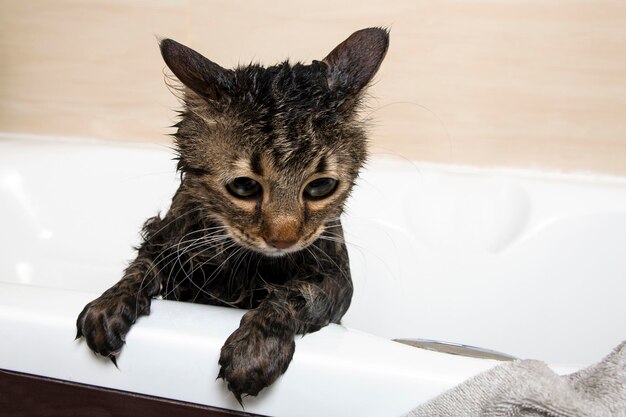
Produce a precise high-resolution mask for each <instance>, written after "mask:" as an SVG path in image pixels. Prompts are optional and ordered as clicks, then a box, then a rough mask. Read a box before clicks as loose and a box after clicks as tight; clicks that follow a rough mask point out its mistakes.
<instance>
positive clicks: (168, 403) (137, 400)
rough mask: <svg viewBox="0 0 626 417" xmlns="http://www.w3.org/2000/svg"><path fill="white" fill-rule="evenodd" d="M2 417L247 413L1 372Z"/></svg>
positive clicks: (168, 416)
mask: <svg viewBox="0 0 626 417" xmlns="http://www.w3.org/2000/svg"><path fill="white" fill-rule="evenodd" d="M0 416H2V417H5V416H6V417H18V416H19V417H21V416H24V417H83V416H86V417H118V416H120V417H126V416H128V417H131V416H132V417H144V416H146V417H152V416H154V417H161V416H163V417H197V416H204V417H237V416H257V415H256V414H249V413H245V412H243V411H242V412H238V411H231V410H225V409H221V408H215V407H207V406H203V405H198V404H193V403H186V402H182V401H174V400H169V399H166V398H160V397H151V396H148V395H141V394H136V393H131V392H125V391H118V390H113V389H108V388H101V387H96V386H92V385H83V384H76V383H73V382H68V381H63V380H58V379H53V378H45V377H41V376H38V375H30V374H23V373H18V372H13V371H6V370H1V369H0Z"/></svg>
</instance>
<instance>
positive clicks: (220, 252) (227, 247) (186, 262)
mask: <svg viewBox="0 0 626 417" xmlns="http://www.w3.org/2000/svg"><path fill="white" fill-rule="evenodd" d="M235 246H237V243H236V242H232V243H230V244H228V245H226V246H225V247H223V248H222V250H221V251H219V252H218V253H216V254H215V255H213V256H212V257H210V258H209V259H207V260H206V261H204V262H203V263H202V264H201V266H203V265H205V264H207V263H208V262H209V261H211V260H213V259H215V258H216V257H218V256H219V255H221V254H222V253H224V252H225V251H227V250H229V249H231V248H233V247H235ZM209 249H212V248H211V247H210V246H209V247H207V248H205V249H202V250H201V251H199V252H197V253H195V254H194V255H193V256H192V257H190V258H189V259H187V260H186V261H185V263H184V264H182V265H181V269H182V271H183V273H184V274H185V277H184V278H185V279H187V280H191V275H190V273H187V272H186V271H185V270H184V265H185V264H188V263H190V262H193V258H194V257H196V256H199V255H201V254H202V253H204V252H206V251H208V250H209ZM191 268H192V271H193V270H194V268H193V265H192V267H191ZM183 281H184V279H182V280H180V281H179V282H178V283H177V284H176V286H174V288H172V290H170V291H168V292H167V293H166V294H165V295H164V298H167V297H168V296H169V295H170V294H171V293H172V292H173V291H175V290H176V289H177V288H178V287H179V286H180V285H181V284H182V282H183ZM168 282H169V278H168Z"/></svg>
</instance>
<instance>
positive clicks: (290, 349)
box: [218, 322, 296, 403]
mask: <svg viewBox="0 0 626 417" xmlns="http://www.w3.org/2000/svg"><path fill="white" fill-rule="evenodd" d="M264 327H265V326H256V325H254V323H250V322H248V323H247V324H243V325H242V326H241V327H240V328H239V329H237V330H236V331H235V332H234V333H233V334H231V335H230V337H229V338H228V339H227V340H226V343H224V346H223V347H222V352H221V355H220V360H219V364H220V372H219V375H218V378H222V379H224V380H225V381H226V383H227V384H228V389H229V390H230V391H231V392H232V393H233V394H234V395H235V398H237V401H239V403H241V398H242V396H245V395H253V396H255V395H257V394H258V393H259V391H261V390H262V389H263V388H265V387H267V386H268V385H270V384H272V383H273V382H274V381H276V379H277V378H278V377H279V376H280V375H282V374H283V373H284V372H285V371H286V370H287V367H288V366H289V363H290V362H291V359H292V357H293V353H294V351H295V348H296V345H295V342H294V340H293V338H294V335H293V333H292V332H289V331H285V332H280V331H278V332H276V331H275V329H273V331H271V332H267V331H266V330H265V331H264V330H263V329H264ZM268 333H269V334H268Z"/></svg>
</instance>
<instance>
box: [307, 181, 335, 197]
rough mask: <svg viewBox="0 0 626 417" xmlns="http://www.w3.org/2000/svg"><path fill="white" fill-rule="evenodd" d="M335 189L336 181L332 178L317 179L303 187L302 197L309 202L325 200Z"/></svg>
mask: <svg viewBox="0 0 626 417" xmlns="http://www.w3.org/2000/svg"><path fill="white" fill-rule="evenodd" d="M336 188H337V180H336V179H334V178H318V179H316V180H313V181H311V182H310V183H308V184H307V185H306V187H304V196H305V197H307V198H309V199H311V200H320V199H322V198H326V197H328V196H329V195H331V194H332V193H333V191H335V189H336Z"/></svg>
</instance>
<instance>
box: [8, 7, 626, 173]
mask: <svg viewBox="0 0 626 417" xmlns="http://www.w3.org/2000/svg"><path fill="white" fill-rule="evenodd" d="M373 25H386V26H391V28H392V35H391V48H390V52H389V55H388V57H387V60H386V62H385V63H384V64H383V67H382V69H381V71H380V73H379V76H378V77H377V83H376V84H375V85H374V86H373V87H372V89H371V93H372V95H373V99H372V100H371V102H370V105H371V113H372V116H373V117H374V119H375V121H376V124H375V126H374V128H373V132H372V133H373V135H372V141H373V144H374V147H373V148H374V151H375V152H376V153H396V154H401V155H403V156H407V157H410V158H414V159H418V160H426V161H435V162H454V163H463V164H478V165H507V166H516V167H528V166H538V167H542V168H547V169H560V170H576V171H580V170H594V171H599V172H605V173H612V174H619V175H626V1H609V0H595V1H592V0H586V1H576V0H561V1H550V0H540V1H539V0H538V1H521V0H508V1H507V0H499V1H498V0H457V1H453V0H428V1H427V0H402V1H395V2H394V1H390V0H387V1H380V0H377V1H371V0H359V1H356V0H352V1H350V2H341V1H337V0H334V1H328V0H316V1H314V2H307V3H304V2H296V1H287V0H280V1H274V2H268V1H263V2H252V1H202V0H188V1H182V0H180V1H179V0H159V1H148V0H142V1H121V0H114V1H112V0H93V1H70V0H57V1H48V0H46V1H43V0H39V1H33V0H0V63H1V64H0V131H10V132H31V133H41V134H55V135H75V136H90V137H98V138H107V139H116V140H133V141H154V142H166V141H168V138H167V137H166V136H165V135H164V133H167V132H169V131H170V130H169V129H167V126H168V125H170V124H172V122H173V117H174V114H173V112H171V110H170V109H171V108H172V107H175V106H176V101H175V99H174V98H173V97H172V96H171V95H170V93H169V92H168V91H167V89H166V88H165V86H164V83H163V74H162V69H163V66H164V65H163V63H162V61H161V59H160V56H159V53H158V50H157V45H156V40H155V35H159V36H167V37H172V38H174V39H177V40H179V41H181V42H184V43H187V44H189V45H190V46H192V47H194V48H196V49H198V50H199V51H201V52H202V53H204V54H205V55H207V56H208V57H209V58H211V59H213V60H214V61H216V62H218V63H220V64H222V65H223V66H233V65H236V64H237V63H238V62H241V63H247V62H250V61H251V60H260V61H261V62H264V63H268V64H271V63H273V62H275V61H277V60H280V59H283V58H285V57H287V56H289V57H291V58H292V59H295V60H306V61H308V60H311V59H320V58H322V57H323V56H324V55H325V54H326V53H327V52H329V51H330V49H332V47H333V46H334V45H335V44H337V43H338V42H340V41H341V40H343V39H344V38H345V37H346V36H348V35H349V34H350V33H351V32H352V31H353V30H356V29H359V28H362V27H366V26H373Z"/></svg>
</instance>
